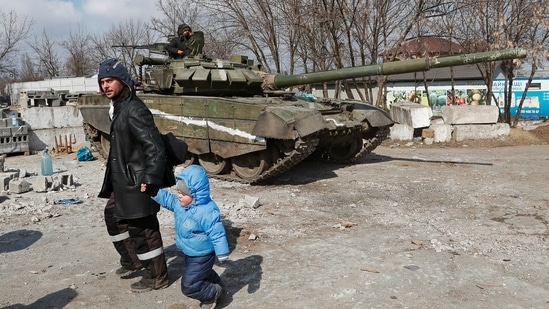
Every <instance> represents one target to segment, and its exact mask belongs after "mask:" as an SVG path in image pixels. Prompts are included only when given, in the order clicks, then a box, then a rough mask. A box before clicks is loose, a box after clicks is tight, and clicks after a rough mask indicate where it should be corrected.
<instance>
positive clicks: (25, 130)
mask: <svg viewBox="0 0 549 309" xmlns="http://www.w3.org/2000/svg"><path fill="white" fill-rule="evenodd" d="M10 129H11V135H12V136H21V135H28V134H29V127H28V126H26V125H22V126H19V127H11V128H10Z"/></svg>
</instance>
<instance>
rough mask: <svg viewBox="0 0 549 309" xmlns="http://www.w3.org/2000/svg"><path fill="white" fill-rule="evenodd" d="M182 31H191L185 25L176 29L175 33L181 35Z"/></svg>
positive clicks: (189, 27)
mask: <svg viewBox="0 0 549 309" xmlns="http://www.w3.org/2000/svg"><path fill="white" fill-rule="evenodd" d="M183 31H190V32H191V31H192V30H191V26H189V25H187V24H181V25H179V27H178V29H177V33H178V34H179V35H181V34H183Z"/></svg>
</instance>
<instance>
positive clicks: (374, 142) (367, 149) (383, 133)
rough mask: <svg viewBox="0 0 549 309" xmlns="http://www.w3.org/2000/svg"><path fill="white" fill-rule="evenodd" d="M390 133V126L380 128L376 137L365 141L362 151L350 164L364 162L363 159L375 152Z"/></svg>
mask: <svg viewBox="0 0 549 309" xmlns="http://www.w3.org/2000/svg"><path fill="white" fill-rule="evenodd" d="M389 133H390V127H388V126H386V127H380V128H378V130H377V132H376V134H375V136H374V137H372V138H370V139H367V140H365V142H364V145H363V146H362V149H361V150H360V151H359V152H358V153H357V154H356V155H355V156H354V157H353V158H351V159H350V160H349V162H350V163H356V162H358V161H360V160H362V158H364V157H365V156H366V155H368V154H370V153H371V152H372V151H374V149H376V148H377V146H379V145H381V143H382V142H383V141H384V140H386V139H387V138H388V137H389Z"/></svg>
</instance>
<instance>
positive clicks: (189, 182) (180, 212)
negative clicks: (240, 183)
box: [141, 165, 229, 308]
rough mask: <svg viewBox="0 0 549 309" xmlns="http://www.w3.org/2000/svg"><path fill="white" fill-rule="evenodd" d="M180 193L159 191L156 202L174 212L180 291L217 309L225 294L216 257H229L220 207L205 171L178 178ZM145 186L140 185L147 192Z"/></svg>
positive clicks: (199, 169) (191, 171) (189, 168)
mask: <svg viewBox="0 0 549 309" xmlns="http://www.w3.org/2000/svg"><path fill="white" fill-rule="evenodd" d="M176 179H177V183H176V185H175V189H176V190H177V194H175V193H171V192H169V191H168V190H166V189H160V190H159V191H158V193H157V194H156V195H154V196H153V199H154V200H155V201H156V202H157V203H159V204H160V205H161V206H162V207H164V208H166V209H169V210H171V211H173V212H174V217H175V231H176V237H175V242H176V245H177V247H178V248H179V249H181V250H182V251H183V254H184V257H185V272H184V273H183V276H182V277H181V291H182V292H183V294H184V295H185V296H187V297H190V298H194V299H197V300H199V301H200V302H201V303H200V308H214V307H215V305H216V302H217V300H218V298H219V297H220V296H221V295H222V294H223V293H224V288H223V284H222V283H221V278H219V275H218V274H217V273H216V272H215V271H214V270H213V265H214V261H215V258H216V256H217V259H218V260H219V262H221V263H223V262H225V261H226V260H228V258H229V245H228V243H227V237H226V235H225V229H224V228H223V224H222V223H221V216H220V213H219V208H218V207H217V204H216V203H215V202H214V201H213V200H212V199H211V197H210V183H209V180H208V176H207V175H206V172H205V170H204V168H202V167H201V166H199V165H189V166H187V167H186V168H184V169H183V171H181V173H179V174H178V175H176ZM146 189H147V188H146V185H141V191H143V192H145V190H146Z"/></svg>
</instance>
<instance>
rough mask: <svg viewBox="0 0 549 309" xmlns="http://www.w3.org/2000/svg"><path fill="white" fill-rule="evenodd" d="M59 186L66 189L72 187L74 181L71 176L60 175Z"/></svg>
mask: <svg viewBox="0 0 549 309" xmlns="http://www.w3.org/2000/svg"><path fill="white" fill-rule="evenodd" d="M61 184H62V185H63V186H66V187H70V186H72V185H74V180H73V177H72V174H62V175H61Z"/></svg>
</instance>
